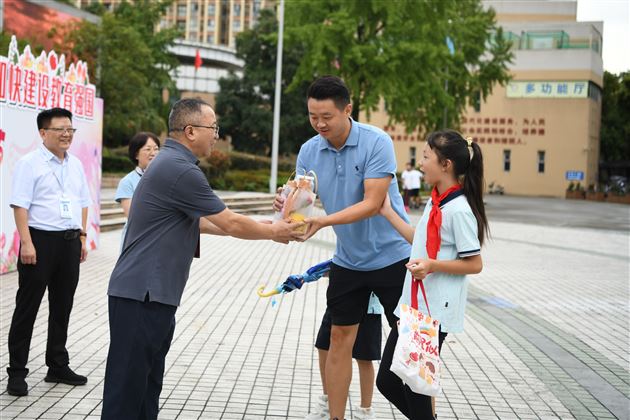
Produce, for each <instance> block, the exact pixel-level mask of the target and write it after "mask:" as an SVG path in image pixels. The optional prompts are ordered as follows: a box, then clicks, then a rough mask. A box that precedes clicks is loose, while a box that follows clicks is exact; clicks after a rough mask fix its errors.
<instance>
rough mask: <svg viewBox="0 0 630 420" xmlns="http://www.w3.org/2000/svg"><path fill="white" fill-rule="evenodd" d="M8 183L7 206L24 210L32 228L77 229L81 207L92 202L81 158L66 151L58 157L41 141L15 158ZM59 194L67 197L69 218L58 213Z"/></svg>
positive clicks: (79, 227)
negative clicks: (8, 199) (69, 207)
mask: <svg viewBox="0 0 630 420" xmlns="http://www.w3.org/2000/svg"><path fill="white" fill-rule="evenodd" d="M12 187H13V188H12V195H11V203H10V205H11V207H22V208H25V209H26V210H28V225H29V226H30V227H32V228H35V229H40V230H47V231H60V230H67V229H81V228H82V224H81V210H82V209H83V208H84V207H88V206H90V205H91V204H92V199H91V197H90V191H89V188H88V183H87V179H86V177H85V172H84V170H83V164H82V163H81V161H80V160H79V159H78V158H76V157H75V156H72V155H71V154H69V153H66V156H65V158H64V159H63V161H61V160H59V158H58V157H56V156H55V155H54V154H52V153H51V152H50V150H48V149H47V148H46V146H44V144H41V145H40V146H39V148H37V149H36V150H33V151H32V152H30V153H28V154H27V155H25V156H23V157H22V158H20V160H18V162H17V163H16V165H15V171H14V172H13V180H12ZM62 198H65V199H69V200H70V203H71V210H72V211H71V217H70V218H63V217H62V215H61V209H60V204H61V199H62Z"/></svg>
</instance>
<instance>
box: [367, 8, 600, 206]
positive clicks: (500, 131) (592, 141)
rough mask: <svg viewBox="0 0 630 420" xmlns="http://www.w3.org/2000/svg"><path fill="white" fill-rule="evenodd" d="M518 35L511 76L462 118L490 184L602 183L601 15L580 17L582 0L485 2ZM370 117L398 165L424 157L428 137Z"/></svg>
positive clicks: (543, 189)
mask: <svg viewBox="0 0 630 420" xmlns="http://www.w3.org/2000/svg"><path fill="white" fill-rule="evenodd" d="M483 4H484V6H486V7H492V8H493V9H494V10H495V11H496V15H497V21H498V23H499V24H500V25H501V26H502V27H503V30H504V32H505V33H506V34H507V36H508V37H509V38H510V39H511V40H512V42H513V53H514V60H513V63H512V64H511V65H510V66H509V69H510V72H511V75H512V81H511V82H510V83H509V84H508V85H507V86H498V85H497V86H495V88H494V89H493V92H492V94H491V95H490V96H489V97H488V98H487V100H486V101H485V102H481V104H480V106H478V107H477V108H472V107H470V108H468V109H467V110H466V112H465V113H464V115H463V116H462V118H461V121H460V130H461V132H462V133H463V134H464V136H471V137H473V139H474V140H475V141H477V142H478V143H479V145H480V146H481V148H482V151H483V153H484V160H485V176H486V183H487V184H489V183H491V182H494V183H495V184H499V185H501V186H503V187H504V188H505V192H506V194H515V195H536V196H558V197H560V196H564V192H565V190H566V188H567V186H568V184H569V183H570V182H571V181H574V182H580V183H581V185H582V186H584V187H588V186H589V185H591V184H596V183H597V176H598V174H597V171H598V161H599V131H600V121H601V91H602V83H603V73H604V70H603V63H602V33H603V23H602V22H577V20H576V14H577V2H576V1H533V0H529V1H528V0H524V1H513V0H510V1H501V0H492V1H483ZM367 121H369V122H370V123H372V124H374V125H377V126H379V127H382V128H383V129H385V130H386V131H388V133H389V134H390V135H391V136H392V138H393V139H394V145H395V149H396V155H397V159H398V169H399V170H403V168H404V165H405V163H406V162H409V161H414V162H419V160H420V158H421V154H422V149H423V148H424V144H425V143H424V141H421V139H422V138H423V137H422V136H420V135H418V133H417V132H416V133H411V134H407V133H406V132H405V128H404V126H401V125H395V126H391V125H387V115H386V114H385V112H384V111H382V110H381V111H379V112H375V113H373V114H372V115H371V118H370V120H367Z"/></svg>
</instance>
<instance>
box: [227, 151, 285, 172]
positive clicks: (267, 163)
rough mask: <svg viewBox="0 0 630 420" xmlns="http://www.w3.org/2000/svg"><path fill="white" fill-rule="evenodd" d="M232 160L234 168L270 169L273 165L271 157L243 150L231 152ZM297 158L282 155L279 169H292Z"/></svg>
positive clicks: (279, 160)
mask: <svg viewBox="0 0 630 420" xmlns="http://www.w3.org/2000/svg"><path fill="white" fill-rule="evenodd" d="M230 159H231V161H232V169H236V170H249V169H269V168H270V167H271V158H269V157H267V156H258V155H251V154H248V153H243V152H234V151H233V152H230ZM294 165H295V160H292V159H290V158H286V157H281V158H279V159H278V170H279V171H292V170H293V169H294V168H293V166H294Z"/></svg>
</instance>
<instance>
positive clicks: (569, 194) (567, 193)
mask: <svg viewBox="0 0 630 420" xmlns="http://www.w3.org/2000/svg"><path fill="white" fill-rule="evenodd" d="M574 191H575V184H574V183H573V181H571V182H569V186H568V187H567V190H566V191H565V195H564V196H565V198H573V192H574Z"/></svg>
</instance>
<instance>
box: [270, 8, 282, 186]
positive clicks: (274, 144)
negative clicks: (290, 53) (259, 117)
mask: <svg viewBox="0 0 630 420" xmlns="http://www.w3.org/2000/svg"><path fill="white" fill-rule="evenodd" d="M283 35H284V0H280V6H279V7H278V52H277V55H276V90H275V94H274V95H275V96H274V101H273V134H272V140H271V177H270V178H269V192H270V193H271V194H274V193H275V192H276V188H277V183H278V143H279V138H280V96H281V95H282V41H283Z"/></svg>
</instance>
